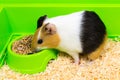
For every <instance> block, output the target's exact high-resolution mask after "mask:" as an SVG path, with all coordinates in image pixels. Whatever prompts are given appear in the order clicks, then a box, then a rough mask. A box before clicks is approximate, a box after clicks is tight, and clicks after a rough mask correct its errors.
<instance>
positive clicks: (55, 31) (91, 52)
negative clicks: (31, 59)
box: [31, 11, 107, 64]
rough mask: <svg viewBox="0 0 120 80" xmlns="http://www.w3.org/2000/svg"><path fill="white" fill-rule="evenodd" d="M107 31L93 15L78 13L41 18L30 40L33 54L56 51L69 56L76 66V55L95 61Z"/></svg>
mask: <svg viewBox="0 0 120 80" xmlns="http://www.w3.org/2000/svg"><path fill="white" fill-rule="evenodd" d="M106 36H107V35H106V28H105V25H104V23H103V22H102V20H101V19H100V18H99V16H98V15H97V14H96V13H95V12H93V11H80V12H75V13H72V14H68V15H63V16H57V17H53V18H47V15H44V16H41V17H40V18H39V19H38V21H37V30H36V32H35V34H34V36H33V41H32V45H31V46H32V50H33V51H39V50H40V49H43V48H55V49H58V50H60V51H63V52H66V53H68V54H69V55H70V56H72V58H73V59H74V62H75V63H76V64H78V63H79V61H80V60H79V54H87V55H88V58H89V59H91V60H94V59H96V58H97V57H98V56H99V55H100V52H101V51H102V49H103V47H104V45H105V41H106V39H107V38H106Z"/></svg>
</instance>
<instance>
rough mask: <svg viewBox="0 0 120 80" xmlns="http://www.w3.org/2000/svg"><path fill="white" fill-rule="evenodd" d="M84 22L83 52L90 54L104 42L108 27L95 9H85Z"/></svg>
mask: <svg viewBox="0 0 120 80" xmlns="http://www.w3.org/2000/svg"><path fill="white" fill-rule="evenodd" d="M82 22H83V24H82V29H83V30H82V36H81V39H82V48H83V52H82V54H89V53H91V52H93V51H95V50H96V49H97V48H98V47H99V46H100V45H101V44H102V42H103V40H104V37H105V34H106V28H105V25H104V23H103V22H102V20H101V19H100V18H99V16H98V15H97V14H96V13H95V12H93V11H85V12H84V15H83V20H82Z"/></svg>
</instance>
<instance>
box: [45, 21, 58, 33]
mask: <svg viewBox="0 0 120 80" xmlns="http://www.w3.org/2000/svg"><path fill="white" fill-rule="evenodd" d="M44 30H45V32H46V33H47V34H55V33H56V27H55V25H54V24H51V23H47V24H46V25H45V27H44Z"/></svg>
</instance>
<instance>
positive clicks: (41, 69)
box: [7, 33, 59, 74]
mask: <svg viewBox="0 0 120 80" xmlns="http://www.w3.org/2000/svg"><path fill="white" fill-rule="evenodd" d="M13 35H20V33H14V34H12V36H13ZM26 35H29V34H28V33H25V34H21V36H19V37H17V38H15V39H14V40H12V41H11V42H10V43H9V45H8V48H7V49H8V52H10V53H12V54H14V55H15V56H22V57H30V56H33V55H34V56H37V55H39V53H37V54H33V55H19V54H16V53H14V52H12V51H11V50H10V47H11V46H10V45H12V43H13V42H14V41H15V40H17V39H20V38H22V37H24V36H26ZM45 52H47V53H49V52H54V53H56V55H55V54H54V55H53V54H52V55H49V56H48V55H47V57H46V58H45V60H44V61H43V62H42V66H41V67H39V68H37V69H34V70H25V69H21V70H19V69H16V68H15V67H13V66H12V65H10V64H7V65H8V66H9V67H10V68H11V69H13V70H15V71H18V72H20V73H23V74H34V73H38V72H43V71H44V70H45V69H46V66H47V63H48V62H49V61H50V60H51V59H57V53H58V52H59V51H58V50H49V49H47V50H44V51H42V52H40V54H41V53H45Z"/></svg>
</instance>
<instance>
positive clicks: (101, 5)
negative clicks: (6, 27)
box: [0, 3, 120, 7]
mask: <svg viewBox="0 0 120 80" xmlns="http://www.w3.org/2000/svg"><path fill="white" fill-rule="evenodd" d="M0 5H1V6H2V7H120V3H118V4H81V3H72V4H68V3H16V4H12V3H11V4H0Z"/></svg>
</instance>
